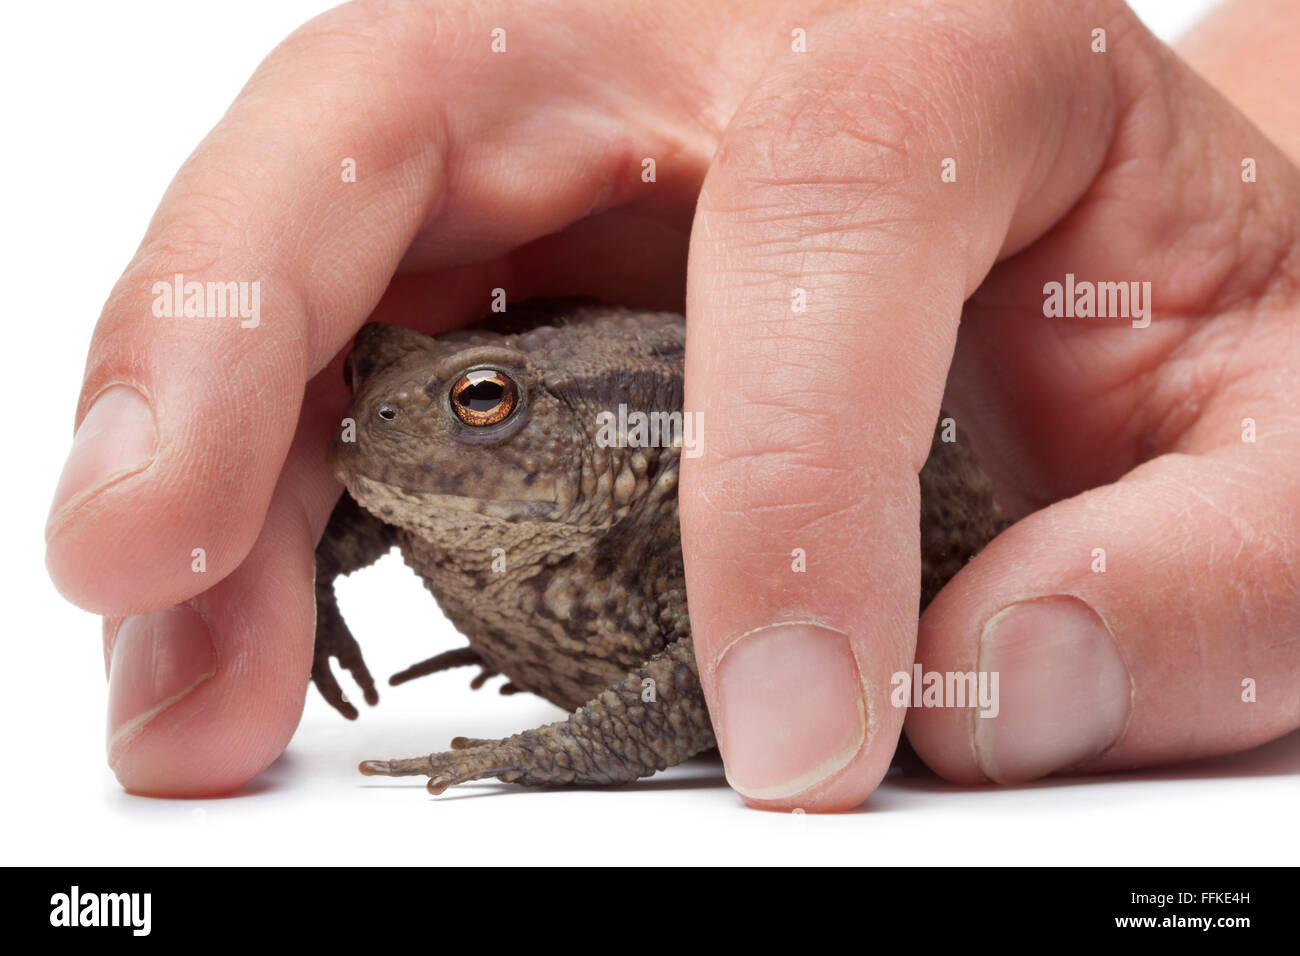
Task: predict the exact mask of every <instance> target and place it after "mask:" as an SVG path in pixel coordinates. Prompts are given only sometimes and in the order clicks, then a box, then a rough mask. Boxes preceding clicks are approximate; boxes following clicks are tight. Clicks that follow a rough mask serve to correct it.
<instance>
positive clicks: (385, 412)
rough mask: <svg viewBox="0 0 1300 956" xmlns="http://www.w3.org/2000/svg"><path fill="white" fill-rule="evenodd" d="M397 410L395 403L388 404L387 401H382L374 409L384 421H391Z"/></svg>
mask: <svg viewBox="0 0 1300 956" xmlns="http://www.w3.org/2000/svg"><path fill="white" fill-rule="evenodd" d="M399 411H400V409H399V408H398V407H397V406H396V405H390V404H388V402H384V403H383V404H382V405H380V406H379V408H377V409H376V410H375V413H376V414H377V415H378V416H379V417H380V418H382V419H383V420H384V421H386V422H391V421H392V420H393V419H394V418H396V417H397V413H398V412H399Z"/></svg>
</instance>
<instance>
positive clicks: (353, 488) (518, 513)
mask: <svg viewBox="0 0 1300 956" xmlns="http://www.w3.org/2000/svg"><path fill="white" fill-rule="evenodd" d="M338 478H339V480H340V481H342V482H343V486H344V487H345V488H347V490H348V493H349V494H351V495H352V497H353V498H355V499H356V500H357V501H358V502H359V503H360V504H361V506H362V507H363V508H365V509H366V510H367V511H370V512H371V513H372V514H374V515H376V516H377V517H379V518H381V519H382V520H384V521H387V522H390V523H392V524H395V525H404V526H411V525H412V521H411V520H410V519H411V517H412V516H419V515H433V514H446V513H448V512H455V513H457V514H464V515H475V516H477V517H480V518H489V519H493V520H496V521H506V522H518V521H546V520H549V519H551V518H552V517H553V516H554V514H555V510H556V503H555V502H553V501H540V500H522V499H520V500H512V499H508V498H473V497H470V496H468V495H453V494H447V493H446V492H441V491H420V490H415V491H413V490H411V489H409V488H402V487H400V486H398V485H393V484H389V483H388V482H386V481H381V480H379V479H377V478H371V477H369V476H368V475H363V474H359V473H357V472H354V471H345V472H343V473H342V474H338ZM415 524H419V525H420V526H421V527H423V523H422V522H419V521H416V522H415Z"/></svg>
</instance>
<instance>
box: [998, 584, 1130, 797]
mask: <svg viewBox="0 0 1300 956" xmlns="http://www.w3.org/2000/svg"><path fill="white" fill-rule="evenodd" d="M979 669H980V671H982V672H985V673H994V672H996V673H997V674H998V684H999V688H1000V701H999V710H998V714H997V716H996V717H991V718H985V717H980V716H978V715H976V716H975V718H974V721H975V759H976V761H977V763H978V764H979V767H980V770H982V771H983V772H984V775H985V776H987V777H988V778H989V779H990V780H993V781H996V782H997V783H1019V782H1023V781H1026V780H1034V779H1036V778H1038V777H1041V776H1044V775H1045V774H1049V773H1052V772H1053V771H1055V770H1063V769H1064V768H1066V767H1071V766H1073V765H1075V764H1077V763H1081V762H1082V761H1084V760H1088V759H1089V758H1092V757H1095V756H1097V755H1098V754H1099V753H1101V752H1102V751H1103V750H1105V749H1106V748H1107V747H1109V746H1110V745H1111V744H1113V743H1114V742H1115V741H1116V740H1117V739H1118V738H1119V735H1120V733H1121V732H1122V731H1123V730H1124V725H1125V724H1126V723H1127V722H1128V715H1129V709H1130V707H1131V706H1132V690H1133V685H1132V682H1131V681H1130V679H1129V674H1128V671H1127V670H1126V669H1125V667H1124V661H1123V660H1121V659H1120V656H1119V650H1118V648H1117V647H1116V645H1115V639H1114V638H1113V637H1112V636H1111V633H1110V630H1109V629H1108V628H1107V627H1106V625H1105V623H1103V621H1102V620H1101V618H1100V617H1098V616H1097V613H1096V612H1095V611H1093V610H1092V608H1090V607H1089V606H1088V605H1087V604H1085V603H1084V602H1082V601H1080V600H1079V599H1078V598H1074V597H1066V596H1057V597H1048V598H1040V599H1037V600H1033V601H1025V602H1023V603H1021V604H1012V605H1011V606H1010V607H1006V608H1003V609H1002V610H1001V611H999V612H998V613H997V614H995V615H994V616H993V617H992V618H990V619H989V622H988V624H986V625H985V626H984V633H983V634H982V635H981V636H980V650H979Z"/></svg>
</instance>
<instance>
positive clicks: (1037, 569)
mask: <svg viewBox="0 0 1300 956" xmlns="http://www.w3.org/2000/svg"><path fill="white" fill-rule="evenodd" d="M516 6H517V5H515V4H509V3H496V2H491V0H489V2H486V3H485V2H480V0H475V2H474V3H468V2H464V3H461V2H451V3H440V4H436V5H435V4H423V3H408V4H403V3H398V4H383V5H379V4H366V3H359V4H352V5H348V6H344V7H341V8H339V9H336V10H334V11H331V12H329V13H327V14H325V15H323V16H322V17H320V18H318V19H316V20H314V21H312V22H311V23H309V24H307V25H306V26H304V27H303V28H301V29H300V30H298V31H297V32H295V33H294V34H293V35H292V36H291V37H290V38H289V39H287V40H286V41H285V42H284V43H283V44H281V46H280V47H278V48H277V49H276V50H275V51H274V52H273V53H272V54H271V55H270V56H269V57H268V58H267V60H266V61H265V62H264V63H263V65H262V66H261V67H260V68H259V70H258V71H257V73H256V74H255V75H254V77H253V78H252V79H251V80H250V82H249V84H248V86H247V87H246V88H245V89H244V91H243V92H242V93H241V94H240V96H239V98H238V100H237V101H236V102H235V104H234V105H233V106H232V108H231V109H230V111H229V112H228V113H227V115H226V116H225V117H223V118H222V119H221V121H220V122H219V124H218V125H217V126H216V128H215V129H214V130H213V132H212V134H211V135H210V136H208V137H207V138H206V139H205V140H204V142H203V143H202V144H200V146H199V147H198V149H197V150H196V151H195V153H194V154H193V156H192V157H191V158H190V159H189V161H188V162H187V163H186V164H185V166H184V167H183V168H182V169H181V171H180V172H179V173H178V175H177V177H176V179H175V181H174V182H173V183H172V186H171V187H170V189H169V190H168V191H167V193H166V195H165V196H164V197H163V200H162V203H161V205H160V207H159V209H158V211H157V213H156V215H155V216H154V219H153V221H152V222H151V223H150V226H149V229H148V233H147V235H146V237H145V239H144V241H143V242H142V244H141V246H140V249H139V250H138V252H137V253H136V256H135V257H134V259H133V260H132V262H131V263H130V264H129V265H128V267H127V269H126V271H125V273H124V275H123V277H122V279H121V280H120V281H119V282H118V284H117V286H116V287H115V289H114V290H113V293H112V295H111V296H110V298H109V300H108V303H107V305H106V306H105V309H104V313H103V315H102V316H101V318H100V321H99V325H98V327H97V328H96V331H95V335H94V338H93V341H92V342H91V345H90V353H89V359H88V362H87V372H86V379H85V384H84V386H83V390H82V396H81V401H80V404H79V408H78V414H77V423H78V425H81V424H82V423H83V420H85V427H83V428H81V429H80V431H79V433H78V439H77V446H76V449H75V452H74V456H73V457H72V458H71V459H70V461H69V465H68V466H67V469H66V470H65V474H64V477H63V479H62V480H61V482H60V485H59V488H58V490H57V491H56V493H55V501H54V506H53V508H52V512H51V517H50V523H49V526H48V542H49V543H48V556H47V561H48V565H49V569H50V573H51V575H52V577H53V578H54V580H55V582H56V584H57V585H58V586H59V588H60V590H61V591H62V592H63V593H64V594H65V595H66V596H67V597H68V598H69V599H71V600H72V601H74V602H76V603H77V604H79V605H81V606H82V607H85V608H87V609H89V610H92V611H95V612H98V613H101V614H103V615H104V616H105V627H104V646H105V661H106V665H107V667H108V671H109V685H110V692H109V762H110V764H111V765H112V767H113V770H114V772H115V773H116V774H117V777H118V779H119V780H120V781H121V782H122V784H123V785H124V786H125V787H126V788H128V789H129V790H131V791H133V792H136V793H142V794H154V795H205V794H217V793H224V792H228V791H231V790H234V789H236V788H238V787H240V786H241V785H243V784H244V783H246V782H247V781H249V780H250V779H252V778H253V777H254V776H255V775H256V774H258V773H259V772H260V771H262V770H263V769H264V768H265V767H267V766H268V765H269V764H270V762H271V761H272V760H274V759H275V758H276V757H277V756H278V755H279V754H280V753H281V752H282V751H283V749H284V748H285V746H286V745H287V743H288V741H289V738H290V736H291V735H292V733H293V731H294V729H295V727H296V726H297V723H298V720H299V717H300V715H301V712H302V707H303V702H304V699H305V695H306V693H307V692H308V675H309V674H310V671H311V663H312V642H313V615H314V600H313V586H312V576H313V547H314V544H315V542H316V540H317V539H318V538H319V536H320V534H321V532H322V530H323V528H324V525H325V521H326V519H327V518H328V517H329V514H330V511H331V508H332V507H333V505H334V502H335V501H336V499H337V497H338V494H339V490H340V489H339V487H338V485H337V484H336V483H335V481H334V479H333V478H332V476H331V475H330V473H329V471H328V469H327V466H326V462H325V458H324V455H323V449H324V448H325V447H326V444H327V442H328V440H329V436H330V433H331V430H332V429H333V428H334V427H335V426H336V425H337V423H338V421H339V418H340V417H341V414H342V410H343V408H344V407H345V405H346V401H347V394H346V391H345V390H344V388H343V385H342V376H341V374H340V371H339V368H338V364H339V362H340V361H341V355H342V353H344V352H345V351H346V349H347V346H348V343H349V342H350V340H351V338H352V336H353V335H354V334H355V332H356V330H357V329H358V328H359V327H360V326H361V325H362V324H363V323H364V322H365V321H367V319H368V318H370V317H374V318H376V319H378V320H382V321H388V322H396V323H400V324H405V325H408V326H411V327H413V328H417V329H419V330H421V331H424V332H436V331H441V330H444V329H447V328H450V327H453V326H457V325H461V324H465V323H467V322H470V321H473V320H475V319H476V318H478V317H480V316H481V315H482V314H483V313H484V312H485V311H486V307H487V302H488V298H487V296H488V293H489V290H491V289H492V288H493V287H496V286H502V287H504V288H506V289H507V291H508V294H509V296H510V299H511V300H512V301H517V300H521V299H523V298H526V297H528V296H535V295H565V294H575V293H581V294H588V295H594V296H597V297H599V298H601V299H604V300H606V301H610V302H618V303H625V304H630V305H639V306H647V307H652V308H665V309H680V308H682V307H683V305H684V307H685V309H686V312H687V316H688V329H689V331H688V336H689V337H688V346H687V355H688V359H687V407H688V408H692V409H699V410H703V411H704V413H705V416H706V421H707V423H708V440H707V442H706V444H705V453H704V454H703V456H702V457H700V458H698V459H694V460H691V461H689V462H687V463H685V464H684V467H683V477H682V489H681V495H682V498H681V506H682V533H683V548H684V554H685V558H686V566H687V574H688V588H689V592H688V593H689V600H690V611H691V621H692V628H693V633H694V639H695V645H696V653H697V658H698V663H699V669H700V674H701V678H702V681H703V684H704V688H705V691H706V695H707V697H708V700H709V703H710V711H711V713H712V716H713V722H714V725H715V730H716V731H717V734H718V737H719V743H720V746H721V749H722V753H723V757H724V760H725V763H726V767H727V773H728V779H729V780H730V781H731V783H732V785H733V786H734V787H735V788H736V789H737V790H738V791H739V792H740V793H741V795H742V796H743V797H744V798H745V800H746V801H747V802H749V803H750V804H751V805H754V806H761V807H767V808H772V809H789V808H792V807H803V808H805V809H808V810H821V811H829V810H842V809H847V808H851V807H854V806H856V805H858V804H859V803H861V802H862V801H863V800H865V799H866V798H867V797H868V796H869V795H870V793H871V791H872V790H873V789H874V788H875V787H876V786H877V784H878V783H879V782H880V780H881V778H882V777H883V775H884V773H885V771H886V769H887V768H888V765H889V762H890V758H891V756H892V755H893V752H894V749H895V745H896V742H897V740H898V738H899V734H900V732H901V731H902V730H903V726H904V720H905V719H906V730H907V735H908V737H909V739H910V741H911V743H912V745H913V747H914V748H915V749H916V751H917V753H918V754H919V755H920V757H921V758H922V759H923V760H924V761H925V762H926V763H927V764H928V765H929V766H930V767H931V768H932V769H933V770H935V771H936V772H937V773H939V774H941V775H942V776H944V777H946V778H947V779H949V780H952V781H954V782H956V783H960V784H975V783H987V782H1000V783H1014V782H1019V781H1023V780H1028V779H1033V778H1035V777H1038V776H1042V775H1045V774H1048V773H1053V772H1059V771H1071V772H1092V771H1104V770H1108V769H1114V768H1121V767H1135V766H1147V765H1157V764H1162V763H1167V762H1170V761H1178V760H1185V759H1191V758H1196V757H1203V756H1208V755H1215V754H1223V753H1229V752H1233V751H1237V750H1241V749H1244V748H1247V747H1251V746H1254V745H1257V744H1260V743H1263V742H1265V741H1267V740H1270V739H1273V738H1276V737H1278V736H1280V735H1282V734H1284V733H1286V732H1288V731H1291V730H1293V729H1295V728H1296V727H1297V726H1298V725H1300V599H1298V598H1297V591H1298V588H1297V578H1298V577H1300V507H1298V506H1300V411H1297V409H1298V408H1300V381H1298V379H1297V376H1296V373H1295V370H1296V369H1297V368H1300V334H1298V333H1297V331H1296V319H1297V310H1298V308H1300V282H1298V281H1297V280H1298V279H1300V251H1298V250H1300V244H1297V237H1300V171H1297V168H1296V165H1295V164H1296V160H1297V158H1298V157H1300V122H1297V116H1296V113H1295V107H1294V105H1293V104H1291V103H1288V102H1287V101H1286V99H1285V96H1284V93H1283V86H1284V83H1283V77H1284V76H1285V75H1286V70H1285V69H1284V68H1283V67H1282V66H1281V65H1280V64H1283V63H1287V62H1294V56H1295V53H1294V51H1295V50H1296V49H1297V48H1300V14H1297V12H1296V11H1295V10H1294V9H1293V6H1294V5H1292V4H1288V3H1285V2H1270V0H1248V2H1239V3H1235V4H1232V5H1231V6H1230V7H1229V8H1228V9H1227V10H1225V11H1220V12H1219V13H1217V14H1216V15H1215V17H1216V18H1217V20H1218V22H1217V23H1212V24H1209V25H1207V26H1206V27H1204V28H1203V29H1202V30H1201V31H1200V32H1198V33H1195V34H1193V36H1191V37H1190V38H1189V39H1188V41H1187V43H1186V45H1185V54H1186V56H1187V57H1188V58H1189V60H1190V63H1191V64H1192V65H1193V66H1195V67H1196V68H1197V69H1198V70H1200V71H1201V75H1197V74H1196V73H1194V72H1193V70H1192V69H1191V68H1190V67H1189V66H1188V63H1187V62H1185V61H1183V60H1180V59H1179V58H1178V57H1177V56H1175V55H1174V54H1173V53H1172V52H1170V51H1169V50H1167V49H1165V48H1164V47H1163V46H1161V45H1160V44H1159V43H1158V42H1157V41H1155V40H1154V39H1153V38H1152V37H1151V36H1150V35H1149V34H1147V33H1146V31H1145V30H1144V29H1143V28H1142V27H1141V26H1140V25H1139V24H1138V23H1137V21H1136V19H1135V18H1133V16H1132V15H1131V14H1130V13H1129V12H1128V11H1127V10H1126V9H1125V8H1124V7H1123V6H1122V5H1120V4H1118V3H1115V2H1110V0H1096V2H1084V0H1080V2H1078V3H1063V4H1041V3H1031V2H1027V0H1026V2H1021V0H997V2H995V0H981V2H974V3H972V2H970V0H962V2H957V0H938V2H933V3H924V4H918V3H909V2H902V0H899V2H886V3H873V4H862V3H855V2H844V3H811V2H788V3H774V2H753V0H749V2H744V3H740V2H736V3H718V4H696V3H677V2H667V0H656V2H653V3H649V2H647V3H637V2H628V0H625V2H619V3H616V4H613V5H611V4H610V3H608V2H607V0H600V2H596V0H569V2H558V0H557V2H555V3H553V4H551V5H550V6H551V7H553V9H552V10H549V11H540V10H534V9H533V8H531V7H530V8H529V12H528V13H523V12H517V11H515V8H516ZM512 11H514V12H512ZM1254 24H1258V25H1260V26H1259V28H1258V33H1257V32H1255V31H1253V30H1252V29H1251V25H1254ZM496 25H503V26H505V27H506V29H507V52H506V53H505V54H493V53H491V51H490V43H491V37H490V35H489V34H490V30H491V28H492V27H493V26H496ZM796 27H797V28H800V29H802V30H804V31H805V35H806V37H807V40H806V44H807V48H806V52H802V53H799V52H794V51H793V50H792V49H791V31H792V29H794V28H796ZM1096 27H1103V28H1104V29H1105V30H1106V45H1107V49H1106V52H1105V53H1096V52H1093V50H1092V49H1091V46H1092V36H1091V33H1092V30H1093V29H1094V28H1096ZM1234 104H1235V105H1234ZM349 157H350V158H353V159H355V160H356V165H357V181H356V182H355V183H344V182H343V181H342V178H341V176H340V166H341V163H342V161H343V160H344V159H345V158H349ZM645 157H653V158H655V160H656V164H657V182H655V183H653V184H649V183H645V182H643V181H642V179H641V175H640V173H641V168H642V159H643V158H645ZM949 157H951V158H953V159H954V160H955V169H956V181H955V182H944V181H943V180H942V178H941V171H942V163H943V160H944V159H945V158H949ZM1246 157H1250V158H1253V159H1254V161H1255V166H1256V169H1257V178H1256V180H1255V181H1254V182H1251V183H1245V182H1243V181H1242V176H1241V171H1242V160H1243V158H1246ZM697 203H698V205H697ZM176 272H183V273H184V274H185V275H186V276H187V277H192V278H196V279H200V280H204V279H214V280H223V281H228V280H235V279H259V280H260V281H261V286H262V303H261V312H262V323H261V325H260V326H259V327H258V328H257V329H255V330H248V329H242V328H240V326H239V324H238V322H230V323H227V324H225V325H220V324H212V323H204V324H202V325H196V324H186V323H180V322H172V323H165V322H160V321H159V320H157V319H155V318H154V317H153V316H152V315H151V312H150V302H151V300H152V296H151V292H150V290H151V287H152V284H153V283H154V282H155V281H157V280H158V279H166V278H170V277H171V276H172V275H173V274H174V273H176ZM1066 273H1073V274H1075V275H1076V276H1077V277H1079V278H1080V279H1093V280H1099V281H1102V280H1106V281H1133V280H1136V281H1149V282H1150V283H1151V284H1152V297H1153V300H1154V309H1155V311H1154V318H1153V320H1152V322H1151V323H1150V325H1149V326H1147V327H1145V328H1134V327H1133V326H1132V324H1131V323H1130V322H1129V321H1127V320H1126V319H1125V320H1120V321H1114V320H1099V319H1076V320H1071V319H1049V318H1045V317H1044V315H1043V298H1044V297H1043V292H1042V287H1043V285H1044V283H1046V282H1049V281H1053V280H1056V281H1061V280H1063V278H1064V276H1065V274H1066ZM796 288H802V289H804V290H806V293H807V301H808V305H807V309H806V311H804V312H800V313H792V311H791V302H792V298H791V296H792V290H793V289H796ZM959 321H960V327H961V329H960V334H959V333H958V325H959ZM950 365H951V369H952V374H951V377H950V379H949V382H948V390H947V393H946V395H945V390H944V389H945V379H946V378H947V377H948V372H949V366H950ZM97 399H98V401H97ZM941 400H942V402H943V405H944V407H945V408H946V409H947V410H948V411H949V412H951V413H952V414H953V415H954V416H955V418H956V419H957V422H958V424H959V428H960V430H961V432H962V434H963V435H964V436H967V437H968V439H969V440H970V442H971V443H972V445H973V446H974V448H975V449H976V451H977V452H978V453H979V454H980V456H981V459H982V460H983V462H984V464H985V466H986V468H987V470H988V471H989V473H990V475H991V476H992V478H993V480H994V482H995V486H996V489H997V494H998V497H999V500H1000V501H1001V502H1002V504H1003V505H1004V507H1005V508H1006V509H1007V510H1008V511H1009V513H1010V514H1011V515H1012V516H1013V517H1015V518H1017V519H1018V520H1017V522H1016V523H1015V524H1014V525H1013V526H1012V527H1011V528H1009V529H1008V530H1007V531H1006V532H1004V533H1003V534H1002V535H1000V536H999V537H998V538H997V539H995V540H994V542H993V543H992V544H991V545H990V546H989V547H988V548H987V549H986V550H985V551H984V552H983V553H982V554H981V555H980V556H979V557H977V558H976V559H975V560H974V561H973V562H972V563H971V564H969V565H968V566H967V567H966V568H965V569H964V570H963V571H962V572H960V573H959V574H958V575H957V577H956V578H954V579H953V580H952V582H951V583H950V584H949V585H948V586H947V587H946V588H945V589H944V591H943V592H942V593H941V594H940V595H939V597H938V598H936V600H935V601H934V602H933V603H932V604H931V605H930V607H929V608H928V610H927V611H926V613H925V614H924V616H923V617H922V618H921V619H920V622H919V627H918V620H917V615H916V607H917V594H918V566H919V550H918V549H919V543H918V536H917V513H918V511H917V509H918V500H917V479H916V473H917V470H918V469H919V467H920V465H921V463H922V461H923V459H924V456H925V453H926V451H927V449H928V447H929V443H930V438H931V434H932V428H933V425H934V421H935V417H936V415H937V414H938V410H939V407H940V402H941ZM92 405H93V406H94V411H93V412H91V409H92ZM88 413H89V418H87V416H88ZM1245 419H1251V420H1252V422H1253V423H1254V428H1255V433H1254V435H1253V437H1254V439H1255V440H1254V441H1248V440H1244V438H1245V433H1246V428H1245V426H1244V425H1243V421H1244V420H1245ZM198 547H201V548H203V549H204V550H205V553H206V567H207V570H206V573H204V574H202V575H198V574H195V573H194V571H193V570H192V560H193V559H192V557H191V555H192V551H193V549H194V548H198ZM796 548H802V549H804V550H805V552H806V554H807V567H808V571H807V572H805V573H802V574H796V573H795V572H793V571H792V567H791V559H790V555H791V552H792V550H793V549H796ZM1097 549H1101V551H1103V552H1104V560H1105V570H1104V571H1099V570H1098V567H1097ZM212 582H216V583H215V584H214V583H212ZM775 625H784V629H781V630H778V629H777V628H776V627H774V626H775ZM914 661H920V662H921V663H922V664H923V667H924V669H925V670H927V671H941V672H942V671H960V672H965V671H972V670H977V669H984V670H996V671H998V672H999V673H1000V675H1001V684H1000V691H1001V712H1000V713H999V715H998V717H996V718H993V719H992V720H988V721H982V720H980V719H978V718H973V717H972V715H971V711H969V710H959V709H955V708H913V709H911V710H910V711H908V710H905V709H902V708H897V707H893V706H891V704H890V700H889V694H890V689H891V676H892V675H893V674H895V673H897V672H909V673H910V672H911V669H912V664H913V662H914ZM1245 679H1249V680H1251V681H1253V682H1254V687H1255V700H1254V702H1253V703H1248V702H1245V701H1243V680H1245ZM436 743H438V742H431V744H436Z"/></svg>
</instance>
